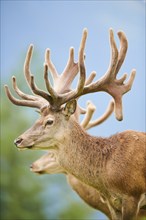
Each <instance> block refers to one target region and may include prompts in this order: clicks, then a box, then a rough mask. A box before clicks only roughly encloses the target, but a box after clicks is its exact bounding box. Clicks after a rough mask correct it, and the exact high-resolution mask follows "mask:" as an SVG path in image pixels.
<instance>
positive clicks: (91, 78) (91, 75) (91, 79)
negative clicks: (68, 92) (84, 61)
mask: <svg viewBox="0 0 146 220" xmlns="http://www.w3.org/2000/svg"><path fill="white" fill-rule="evenodd" d="M95 76H96V72H95V71H93V72H91V74H90V75H89V77H88V78H87V79H86V82H85V85H86V86H87V85H89V84H90V83H91V82H92V81H93V79H94V78H95Z"/></svg>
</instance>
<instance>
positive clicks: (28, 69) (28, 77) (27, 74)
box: [24, 44, 33, 88]
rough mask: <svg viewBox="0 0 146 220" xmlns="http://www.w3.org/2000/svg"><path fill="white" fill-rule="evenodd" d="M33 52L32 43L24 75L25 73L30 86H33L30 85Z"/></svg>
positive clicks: (25, 63) (26, 59)
mask: <svg viewBox="0 0 146 220" xmlns="http://www.w3.org/2000/svg"><path fill="white" fill-rule="evenodd" d="M32 52H33V45H32V44H31V45H30V46H29V48H28V51H27V54H26V58H25V62H24V75H25V78H26V81H27V83H28V85H29V87H30V88H31V85H30V82H31V71H30V61H31V57H32Z"/></svg>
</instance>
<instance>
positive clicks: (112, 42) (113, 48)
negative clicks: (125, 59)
mask: <svg viewBox="0 0 146 220" xmlns="http://www.w3.org/2000/svg"><path fill="white" fill-rule="evenodd" d="M109 33H110V46H111V61H110V64H109V68H108V70H107V73H106V74H105V76H106V77H109V75H110V77H114V73H115V70H116V67H117V61H118V49H117V46H116V43H115V40H114V33H113V30H112V29H110V31H109Z"/></svg>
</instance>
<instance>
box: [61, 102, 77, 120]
mask: <svg viewBox="0 0 146 220" xmlns="http://www.w3.org/2000/svg"><path fill="white" fill-rule="evenodd" d="M76 107H77V101H76V100H75V99H73V100H71V101H69V102H67V103H66V105H65V107H64V109H63V114H64V115H65V117H66V118H67V119H69V117H70V116H71V115H72V114H74V113H75V111H76Z"/></svg>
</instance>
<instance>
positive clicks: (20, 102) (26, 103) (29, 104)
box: [5, 85, 42, 108]
mask: <svg viewBox="0 0 146 220" xmlns="http://www.w3.org/2000/svg"><path fill="white" fill-rule="evenodd" d="M5 91H6V95H7V97H8V98H9V100H10V101H11V102H12V103H13V104H15V105H19V106H27V107H32V108H41V104H42V103H41V102H38V101H31V100H19V99H17V98H15V97H14V96H13V95H12V94H11V92H10V90H9V88H8V86H7V85H5Z"/></svg>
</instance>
